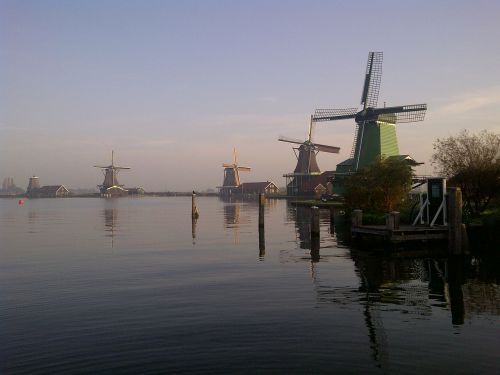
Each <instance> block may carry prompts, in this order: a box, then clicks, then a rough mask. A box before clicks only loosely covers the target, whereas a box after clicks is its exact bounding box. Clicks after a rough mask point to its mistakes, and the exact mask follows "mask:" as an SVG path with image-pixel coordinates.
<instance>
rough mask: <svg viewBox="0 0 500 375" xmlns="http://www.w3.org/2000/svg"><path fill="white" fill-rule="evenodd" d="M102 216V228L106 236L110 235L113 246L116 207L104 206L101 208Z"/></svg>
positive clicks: (116, 216)
mask: <svg viewBox="0 0 500 375" xmlns="http://www.w3.org/2000/svg"><path fill="white" fill-rule="evenodd" d="M103 217H104V230H105V232H106V237H111V247H113V246H114V238H115V227H116V226H117V223H118V209H117V208H114V207H113V208H105V209H104V210H103Z"/></svg>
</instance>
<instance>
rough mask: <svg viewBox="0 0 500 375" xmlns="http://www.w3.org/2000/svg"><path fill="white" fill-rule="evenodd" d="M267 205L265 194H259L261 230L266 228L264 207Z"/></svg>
mask: <svg viewBox="0 0 500 375" xmlns="http://www.w3.org/2000/svg"><path fill="white" fill-rule="evenodd" d="M265 204H266V197H265V196H264V194H262V193H260V194H259V228H264V205H265Z"/></svg>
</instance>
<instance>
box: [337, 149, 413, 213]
mask: <svg viewBox="0 0 500 375" xmlns="http://www.w3.org/2000/svg"><path fill="white" fill-rule="evenodd" d="M411 177H412V170H411V167H410V166H409V165H408V162H407V161H405V160H398V159H395V158H387V159H380V160H378V161H375V162H374V163H372V164H370V165H368V166H367V167H365V168H363V169H360V170H358V171H357V172H356V173H354V174H353V175H352V176H350V177H349V178H348V179H347V181H346V194H345V200H346V203H347V205H348V206H349V207H351V208H361V209H363V210H366V209H368V210H373V211H383V212H389V211H393V210H395V209H398V207H399V206H400V205H401V203H402V202H403V200H404V199H405V198H406V197H407V196H408V193H409V191H410V189H411Z"/></svg>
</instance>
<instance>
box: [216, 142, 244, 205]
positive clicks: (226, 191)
mask: <svg viewBox="0 0 500 375" xmlns="http://www.w3.org/2000/svg"><path fill="white" fill-rule="evenodd" d="M233 158H234V159H233V164H228V163H224V164H222V167H223V168H224V180H223V182H222V186H220V187H219V192H220V195H222V196H230V195H232V194H234V193H235V191H236V189H237V188H238V187H239V186H240V185H241V181H240V171H243V172H249V171H250V170H251V168H250V167H242V166H239V165H238V157H237V153H236V148H234V149H233Z"/></svg>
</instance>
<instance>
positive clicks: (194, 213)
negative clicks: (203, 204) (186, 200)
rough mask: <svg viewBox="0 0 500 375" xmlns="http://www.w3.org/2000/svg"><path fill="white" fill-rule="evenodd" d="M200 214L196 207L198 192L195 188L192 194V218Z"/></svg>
mask: <svg viewBox="0 0 500 375" xmlns="http://www.w3.org/2000/svg"><path fill="white" fill-rule="evenodd" d="M199 216H200V214H199V213H198V208H197V207H196V193H195V192H194V190H193V194H191V218H193V219H198V217H199Z"/></svg>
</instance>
